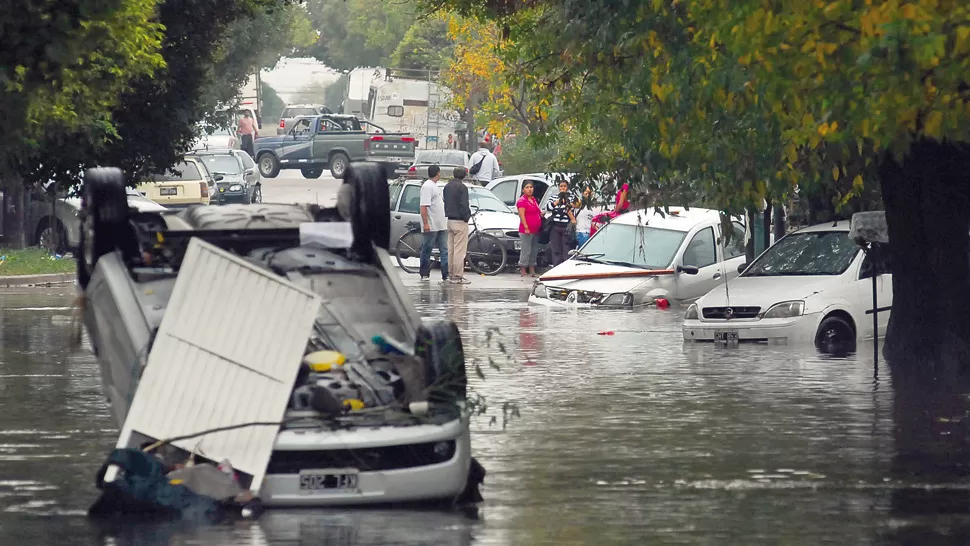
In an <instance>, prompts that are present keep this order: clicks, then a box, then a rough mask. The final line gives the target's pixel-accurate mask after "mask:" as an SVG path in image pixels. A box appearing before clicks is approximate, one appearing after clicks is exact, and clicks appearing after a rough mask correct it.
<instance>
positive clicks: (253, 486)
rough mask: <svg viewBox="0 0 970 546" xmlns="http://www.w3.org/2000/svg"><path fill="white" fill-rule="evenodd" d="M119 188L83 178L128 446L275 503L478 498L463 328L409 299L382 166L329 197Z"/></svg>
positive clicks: (86, 243) (99, 322)
mask: <svg viewBox="0 0 970 546" xmlns="http://www.w3.org/2000/svg"><path fill="white" fill-rule="evenodd" d="M124 192H125V189H124V185H123V181H122V177H121V174H120V172H119V171H117V170H116V169H92V170H90V171H89V172H88V173H87V175H86V177H85V181H84V190H83V204H82V213H81V216H82V230H81V244H80V247H81V249H80V252H78V253H77V258H78V264H77V267H78V280H79V284H80V286H81V289H82V290H83V295H84V304H83V305H84V324H85V326H86V329H87V332H88V334H89V337H90V340H91V343H92V346H93V349H94V352H95V354H96V355H97V357H98V360H99V363H100V366H101V373H102V380H103V383H104V389H105V392H106V394H107V396H108V399H109V402H110V404H111V407H112V411H113V415H114V417H115V419H116V421H117V423H118V426H119V428H120V429H121V434H120V438H119V441H118V445H117V448H118V449H119V450H121V449H128V450H131V449H143V450H156V451H155V454H156V456H157V457H159V458H164V459H166V464H167V465H168V466H169V467H170V468H180V467H181V466H182V465H184V462H185V461H186V460H191V461H199V462H202V463H207V464H210V465H220V468H221V467H222V465H223V464H227V463H228V465H231V466H230V468H232V469H233V470H232V472H233V473H234V476H235V479H237V480H238V482H239V484H240V485H241V486H242V487H243V488H244V489H247V490H249V491H251V492H252V493H254V494H258V496H259V498H260V499H261V501H262V504H263V505H266V506H330V505H362V504H385V503H408V502H422V503H423V502H442V501H443V502H445V503H453V502H463V501H465V500H471V501H476V500H479V499H480V497H479V496H478V485H479V484H480V482H481V480H482V478H483V477H484V471H483V469H481V467H480V466H478V464H477V463H474V462H473V461H472V458H471V454H470V438H469V423H468V416H467V414H466V413H465V412H464V411H463V410H464V407H465V405H464V402H465V395H466V384H467V379H466V376H465V363H464V353H463V349H462V344H461V337H460V335H459V332H458V329H457V328H456V327H455V325H454V324H453V323H452V322H450V321H438V322H422V320H421V319H420V317H419V316H418V315H417V312H416V310H415V309H414V307H413V305H412V304H411V302H410V301H409V299H408V297H407V294H406V293H405V290H404V288H403V286H402V284H401V282H400V279H399V277H398V276H397V274H396V272H395V268H394V266H393V265H392V263H391V261H390V257H389V255H388V252H387V247H388V243H389V236H390V226H389V211H388V203H389V198H388V187H387V182H386V178H385V177H384V175H383V173H382V172H380V170H379V169H378V168H377V167H375V166H372V165H368V164H354V165H352V166H351V167H350V169H349V170H348V175H347V176H346V177H345V180H344V184H343V186H342V188H341V194H340V199H338V207H336V208H321V207H319V206H316V205H306V206H303V205H279V204H252V205H227V206H222V207H206V206H195V207H190V208H188V209H186V210H183V211H179V212H174V211H164V212H139V211H136V210H134V209H130V208H129V207H128V205H127V203H126V201H125V193H124ZM160 446H162V447H164V449H161V448H160ZM102 474H103V475H104V476H103V479H102V480H101V481H103V482H105V483H107V484H110V483H112V481H113V480H118V479H120V478H123V477H124V475H125V469H124V468H111V469H108V470H107V471H105V472H102ZM119 477H120V478H119ZM101 481H99V485H100V484H101Z"/></svg>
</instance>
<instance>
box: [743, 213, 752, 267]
mask: <svg viewBox="0 0 970 546" xmlns="http://www.w3.org/2000/svg"><path fill="white" fill-rule="evenodd" d="M744 216H745V218H744V222H745V225H746V226H747V227H748V232H749V233H750V234H751V236H750V237H748V242H747V243H745V245H744V263H746V264H749V263H751V262H753V261H754V238H755V231H754V212H753V211H752V210H751V209H748V210H747V211H746V212H745V213H744Z"/></svg>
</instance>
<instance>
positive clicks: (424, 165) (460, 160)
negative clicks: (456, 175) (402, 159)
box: [407, 149, 471, 180]
mask: <svg viewBox="0 0 970 546" xmlns="http://www.w3.org/2000/svg"><path fill="white" fill-rule="evenodd" d="M470 160H471V154H469V153H468V152H466V151H464V150H449V149H443V150H417V151H415V152H414V163H412V164H411V166H410V167H408V174H407V178H410V179H412V180H427V178H428V167H430V166H431V165H437V166H438V167H439V168H441V178H446V179H447V178H451V173H452V172H453V171H454V169H455V167H469V166H470V165H469V162H470Z"/></svg>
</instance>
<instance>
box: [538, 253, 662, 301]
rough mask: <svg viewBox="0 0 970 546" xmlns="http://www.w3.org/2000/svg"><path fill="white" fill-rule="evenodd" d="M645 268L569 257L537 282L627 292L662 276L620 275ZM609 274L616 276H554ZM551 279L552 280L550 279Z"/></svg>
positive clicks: (577, 288) (562, 286) (640, 271)
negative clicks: (567, 277)
mask: <svg viewBox="0 0 970 546" xmlns="http://www.w3.org/2000/svg"><path fill="white" fill-rule="evenodd" d="M645 271H648V270H645V269H640V268H636V267H624V266H622V265H610V264H599V263H595V262H587V261H584V260H576V259H569V260H566V261H565V262H563V263H561V264H559V265H557V266H556V267H554V268H552V269H550V270H549V271H547V272H545V273H543V274H542V276H541V277H539V282H541V283H542V284H544V285H546V286H551V287H554V288H567V289H570V290H585V291H589V292H599V293H600V294H614V293H617V292H629V291H631V290H633V289H634V288H636V287H637V286H639V285H641V284H643V283H644V282H653V281H651V279H656V278H657V277H663V276H664V275H656V276H649V275H639V276H630V277H627V276H620V275H629V274H631V273H634V274H635V273H643V272H645ZM604 274H605V275H610V274H615V275H617V276H616V277H613V278H610V277H609V276H607V277H598V278H595V279H560V280H555V279H556V277H566V276H570V275H604ZM550 279H553V280H550Z"/></svg>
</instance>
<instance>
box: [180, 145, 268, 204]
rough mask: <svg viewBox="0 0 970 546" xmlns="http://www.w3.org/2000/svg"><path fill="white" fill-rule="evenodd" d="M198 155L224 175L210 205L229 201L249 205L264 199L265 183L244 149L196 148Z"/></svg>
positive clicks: (213, 173) (210, 169) (193, 153)
mask: <svg viewBox="0 0 970 546" xmlns="http://www.w3.org/2000/svg"><path fill="white" fill-rule="evenodd" d="M191 155H193V156H194V157H197V158H198V159H199V160H200V161H202V162H203V163H205V166H206V168H207V169H208V170H209V172H210V173H212V175H213V176H215V175H217V174H218V175H222V177H223V178H222V180H220V181H219V182H218V183H216V191H215V193H214V194H213V195H212V197H211V200H210V204H212V205H226V204H229V203H236V204H243V205H248V204H250V203H259V202H261V201H262V184H261V177H260V175H259V171H258V170H257V169H256V164H255V163H254V162H253V160H252V158H250V157H249V154H247V153H246V152H244V151H242V150H229V149H225V150H196V151H194V152H192V154H191Z"/></svg>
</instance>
